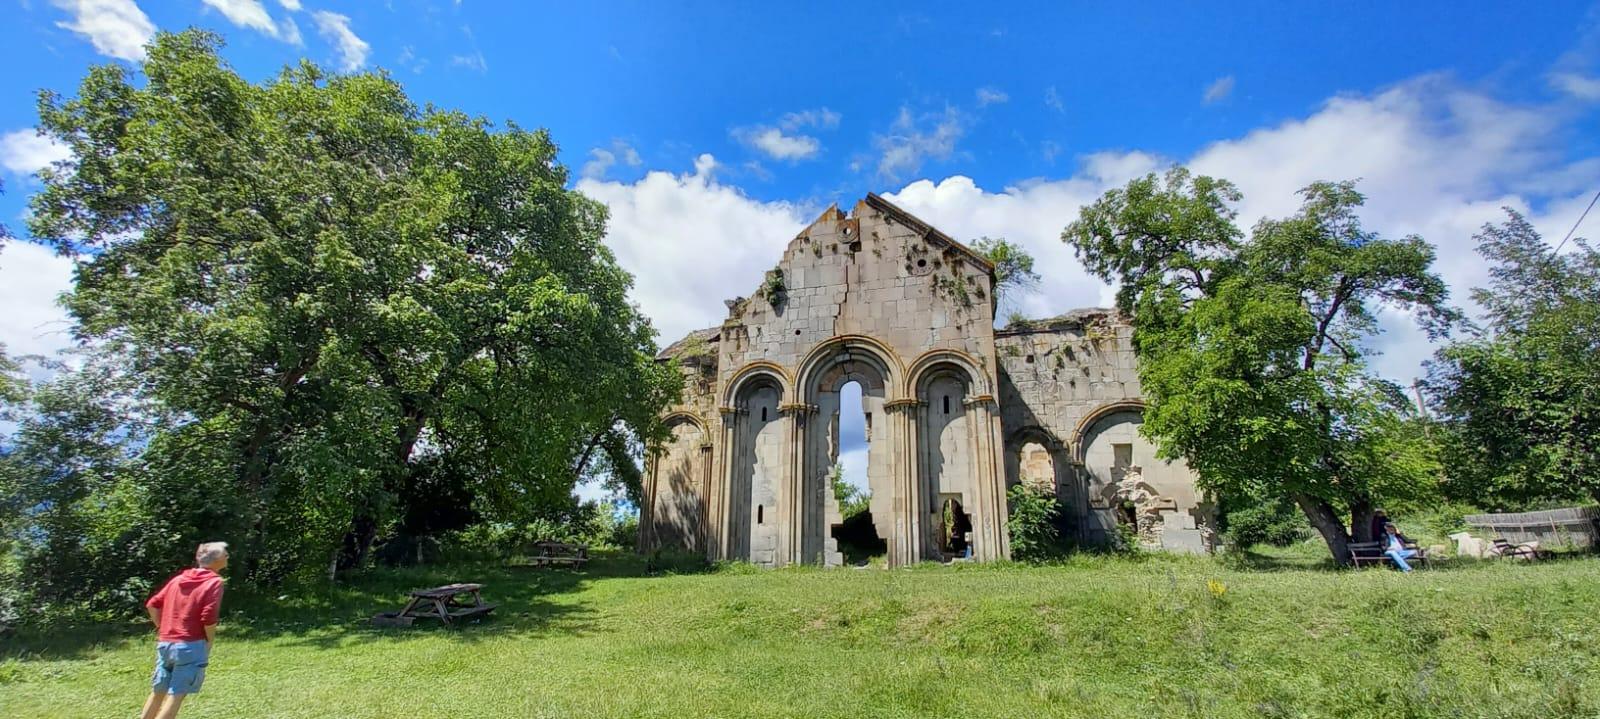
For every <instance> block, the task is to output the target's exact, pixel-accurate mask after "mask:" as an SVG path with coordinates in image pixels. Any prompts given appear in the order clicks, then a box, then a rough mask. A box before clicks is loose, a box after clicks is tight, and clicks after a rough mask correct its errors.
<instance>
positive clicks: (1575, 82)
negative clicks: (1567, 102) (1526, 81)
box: [1550, 72, 1600, 101]
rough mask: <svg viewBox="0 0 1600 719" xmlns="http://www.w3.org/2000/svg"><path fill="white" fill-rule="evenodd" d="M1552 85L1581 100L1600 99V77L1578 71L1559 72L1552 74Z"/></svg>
mask: <svg viewBox="0 0 1600 719" xmlns="http://www.w3.org/2000/svg"><path fill="white" fill-rule="evenodd" d="M1550 85H1551V86H1552V87H1554V88H1555V89H1557V90H1560V91H1562V92H1564V93H1566V94H1568V95H1571V96H1573V97H1575V98H1577V99H1579V100H1587V101H1593V100H1600V77H1591V76H1589V75H1584V74H1582V73H1577V72H1558V73H1556V74H1554V75H1551V76H1550Z"/></svg>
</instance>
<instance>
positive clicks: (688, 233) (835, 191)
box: [0, 0, 1600, 381]
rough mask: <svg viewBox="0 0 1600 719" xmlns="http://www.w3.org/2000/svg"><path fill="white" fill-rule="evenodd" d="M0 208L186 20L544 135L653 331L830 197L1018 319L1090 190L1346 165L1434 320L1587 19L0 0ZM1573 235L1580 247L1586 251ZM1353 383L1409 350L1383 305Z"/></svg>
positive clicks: (1592, 143)
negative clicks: (986, 250)
mask: <svg viewBox="0 0 1600 719" xmlns="http://www.w3.org/2000/svg"><path fill="white" fill-rule="evenodd" d="M0 2H7V3H8V4H7V5H4V6H3V7H4V8H5V9H4V10H3V12H4V16H3V17H4V19H5V22H4V23H0V64H3V66H4V67H6V68H8V70H7V72H5V73H0V180H3V181H4V183H5V189H6V194H5V195H4V196H0V221H3V222H5V224H7V225H8V226H10V227H11V228H12V229H13V230H14V231H18V232H19V234H25V232H22V231H23V230H24V228H23V227H22V224H23V221H22V219H21V217H22V215H23V212H24V208H25V204H26V197H27V195H28V193H29V192H30V191H31V189H33V188H36V187H37V185H36V184H35V183H34V181H33V180H31V179H30V177H29V175H30V173H31V172H32V171H33V170H34V169H37V167H38V166H39V165H40V164H41V163H43V162H46V161H49V160H51V159H59V158H60V155H59V151H58V150H56V149H55V148H53V147H52V146H50V145H49V144H48V143H46V142H43V141H41V140H39V139H37V138H34V137H33V136H32V135H31V133H30V132H28V131H27V130H28V128H30V127H31V126H32V124H33V123H34V120H35V117H34V112H33V97H34V93H35V92H36V91H37V90H38V89H40V88H50V89H54V90H58V91H63V92H70V91H71V90H72V89H73V87H75V84H76V82H77V80H78V79H79V78H80V77H81V76H82V75H83V73H84V71H85V69H86V68H87V67H88V66H90V65H92V64H94V63H103V62H120V63H133V62H135V61H136V60H137V58H138V57H139V55H140V51H139V45H140V43H141V42H142V40H143V39H145V38H146V37H148V35H149V33H150V32H153V31H154V30H156V29H162V30H179V29H182V28H185V27H190V26H196V27H203V28H209V29H212V30H215V31H217V32H219V33H221V34H222V35H223V36H224V37H225V38H226V40H227V43H228V46H227V48H226V50H225V51H224V52H225V55H226V57H227V58H228V59H229V61H230V62H231V63H232V64H233V65H234V67H236V68H237V69H238V70H239V71H240V72H241V73H243V74H244V75H245V76H247V77H249V78H253V79H262V78H266V77H268V76H270V75H271V74H273V73H274V72H276V71H277V69H278V68H280V67H281V66H282V65H284V64H286V63H291V62H295V61H297V60H298V59H299V58H302V57H304V58H309V59H311V60H312V61H314V62H317V63H319V64H322V65H324V66H326V67H329V68H333V69H338V70H345V71H357V70H370V69H377V68H383V69H386V70H388V71H389V72H390V73H391V74H392V75H393V76H394V77H395V78H396V79H398V80H399V81H400V82H402V83H403V84H404V85H405V87H406V89H407V91H408V92H409V93H410V95H411V96H412V98H413V99H415V100H416V101H418V102H419V103H423V102H430V103H433V104H436V105H440V106H445V107H452V108H458V109H461V110H464V111H466V112H469V113H473V114H480V115H484V116H487V117H489V118H491V119H494V120H496V121H505V120H514V121H516V122H518V123H519V124H521V125H524V126H539V127H546V128H549V129H550V131H551V132H552V134H553V135H554V137H555V139H556V141H557V142H558V143H560V145H561V147H562V158H563V160H564V161H565V162H566V163H567V164H568V165H569V166H570V167H571V168H572V170H573V177H574V185H575V187H576V188H577V189H579V190H581V191H584V192H585V193H587V194H590V195H591V196H593V197H596V198H597V199H600V200H602V201H604V202H606V203H607V204H608V205H610V206H611V208H612V213H613V217H612V224H611V234H610V236H609V238H608V242H609V243H610V244H611V246H612V247H613V249H614V250H615V251H616V253H617V255H618V258H619V260H620V261H621V262H622V263H623V264H624V266H626V267H627V268H628V269H630V270H632V271H633V272H634V273H635V275H636V276H637V278H638V280H637V286H636V288H635V292H634V297H635V299H636V300H637V301H638V302H639V303H640V305H641V306H642V307H643V308H644V309H645V311H646V312H647V313H649V314H650V315H651V316H652V317H653V318H654V320H655V322H656V324H657V326H658V327H659V328H660V329H661V330H662V333H663V338H662V339H663V342H670V341H671V340H673V339H675V338H676V337H677V336H680V335H681V334H682V333H683V332H685V331H687V330H690V329H694V328H696V327H701V326H708V325H712V324H715V323H717V322H718V321H719V320H720V319H721V317H722V315H723V313H724V312H725V310H724V308H723V305H722V302H721V300H723V299H726V298H730V297H733V296H735V295H747V294H749V293H750V292H751V291H753V289H754V287H755V286H756V285H757V284H758V283H759V280H760V275H761V272H762V270H764V269H766V268H769V267H770V266H771V265H772V264H773V262H775V261H776V259H777V258H778V255H779V253H780V252H781V249H782V247H783V245H784V243H785V242H786V241H787V240H788V239H789V238H790V237H792V236H793V234H794V233H795V232H796V231H797V230H798V229H799V228H800V227H801V226H802V225H803V224H804V223H806V222H807V221H809V219H811V217H813V216H814V215H815V214H816V213H817V212H819V211H821V210H822V209H823V208H824V207H826V206H827V204H828V203H830V202H835V201H838V202H839V203H840V204H842V205H846V206H848V205H850V204H853V203H854V201H855V200H856V199H857V198H859V197H860V196H861V195H862V194H864V193H865V192H867V191H869V190H870V191H876V192H880V193H883V194H885V195H887V196H889V197H890V198H891V199H893V200H895V201H896V202H898V203H900V204H901V205H902V206H904V207H906V208H907V209H908V210H910V211H912V212H913V213H916V214H918V215H920V216H922V217H923V218H924V219H927V220H929V221H930V222H932V223H934V224H935V225H937V226H939V227H940V228H941V229H944V230H945V231H946V232H948V233H949V234H951V235H953V236H955V237H958V238H973V237H978V236H981V235H988V236H1005V237H1008V238H1010V239H1013V240H1016V241H1018V242H1021V243H1022V244H1024V245H1025V246H1026V247H1028V248H1029V249H1030V250H1031V251H1033V253H1034V254H1035V255H1036V256H1037V257H1038V258H1039V260H1040V263H1039V269H1040V270H1041V271H1042V273H1043V274H1044V275H1045V282H1044V283H1043V286H1042V287H1041V289H1040V290H1039V291H1038V292H1037V293H1035V294H1032V295H1029V296H1026V297H1021V298H1016V299H1015V300H1013V303H1012V307H1011V309H1017V310H1020V311H1022V312H1024V313H1026V314H1031V315H1045V314H1054V313H1058V312H1061V311H1064V310H1066V309H1069V308H1071V307H1076V306H1084V305H1094V304H1103V303H1104V302H1105V301H1106V300H1107V299H1108V297H1109V294H1110V291H1109V288H1106V287H1103V286H1101V285H1100V283H1099V282H1097V281H1095V280H1094V279H1092V278H1089V277H1087V276H1086V275H1085V274H1084V273H1083V271H1082V268H1081V267H1079V266H1078V264H1077V263H1076V262H1075V261H1074V260H1073V258H1072V256H1071V253H1070V252H1069V251H1067V250H1066V249H1065V248H1064V247H1063V246H1062V245H1061V243H1060V242H1059V241H1058V240H1057V239H1056V236H1057V235H1058V234H1059V232H1060V230H1061V227H1062V226H1063V225H1065V224H1066V222H1068V221H1070V220H1071V219H1072V218H1073V216H1074V215H1075V214H1076V210H1077V208H1078V207H1079V206H1080V205H1081V204H1083V203H1084V202H1087V201H1090V200H1092V199H1093V198H1094V197H1096V196H1098V195H1099V194H1100V193H1101V192H1104V191H1105V190H1106V189H1109V188H1111V187H1115V186H1117V185H1120V184H1122V183H1124V182H1126V181H1127V180H1128V179H1130V178H1131V177H1134V176H1136V175H1138V174H1142V173H1144V172H1149V171H1155V170H1160V169H1162V168H1164V167H1167V166H1169V165H1171V164H1172V163H1175V162H1179V163H1185V164H1189V165H1191V166H1193V167H1195V168H1196V169H1198V170H1200V171H1202V172H1207V173H1211V174H1218V175H1222V176H1224V177H1228V178H1229V179H1232V180H1234V181H1235V182H1236V183H1238V184H1239V185H1240V187H1241V189H1242V190H1243V191H1244V192H1245V195H1246V198H1245V201H1244V202H1243V203H1242V205H1241V217H1240V221H1241V223H1243V224H1246V225H1248V224H1250V223H1252V222H1254V220H1255V219H1256V218H1259V217H1261V216H1265V215H1282V214H1286V213H1288V212H1291V211H1292V210H1293V209H1294V207H1295V204H1296V203H1295V197H1294V195H1293V192H1294V190H1295V189H1297V188H1299V187H1301V186H1303V185H1305V184H1307V183H1309V182H1310V181H1312V180H1317V179H1347V178H1361V179H1362V184H1361V188H1362V189H1363V190H1365V191H1366V192H1368V193H1369V195H1370V196H1371V201H1370V203H1369V206H1368V209H1367V212H1366V213H1365V214H1364V217H1365V219H1366V220H1367V222H1368V223H1369V225H1370V226H1371V227H1372V228H1373V229H1377V230H1379V231H1381V232H1383V233H1385V234H1388V235H1404V234H1410V233H1416V234H1420V235H1422V236H1423V237H1425V238H1427V239H1428V240H1430V241H1432V242H1434V243H1435V244H1436V245H1438V246H1439V248H1440V262H1439V269H1440V271H1441V272H1443V273H1444V274H1445V276H1446V278H1447V279H1448V280H1449V281H1450V282H1451V283H1452V286H1454V287H1455V288H1456V294H1457V296H1458V297H1459V298H1461V301H1462V302H1463V303H1464V302H1465V301H1466V300H1465V295H1466V291H1467V288H1469V287H1471V286H1472V284H1474V283H1475V282H1479V281H1481V279H1482V276H1483V275H1482V268H1481V267H1480V266H1479V264H1478V262H1477V261H1476V258H1475V256H1474V255H1473V254H1472V252H1471V247H1472V242H1471V239H1470V237H1471V234H1472V233H1473V232H1474V231H1475V230H1476V228H1477V227H1479V226H1480V225H1482V224H1483V223H1484V222H1486V221H1492V220H1495V219H1497V217H1498V216H1499V209H1498V208H1499V207H1501V206H1503V205H1504V206H1512V207H1516V208H1518V209H1520V210H1523V211H1526V212H1528V213H1529V214H1530V217H1531V219H1532V220H1533V221H1534V222H1535V224H1536V226H1537V227H1539V228H1540V229H1541V230H1542V231H1543V232H1544V233H1545V234H1546V235H1547V236H1551V235H1554V236H1555V238H1557V239H1559V237H1560V236H1561V235H1562V234H1565V232H1566V231H1567V229H1568V228H1570V227H1571V226H1572V224H1573V222H1574V221H1575V220H1576V219H1577V216H1578V213H1579V212H1581V210H1582V205H1584V204H1586V203H1587V201H1588V199H1589V197H1591V196H1592V195H1593V193H1594V192H1595V190H1596V189H1597V188H1600V131H1597V130H1600V9H1597V7H1600V6H1596V5H1595V4H1593V3H1591V2H1561V1H1558V0H1557V1H1548V2H1539V3H1505V4H1499V5H1492V4H1488V3H1465V4H1464V3H1429V2H1418V3H1382V4H1380V3H1281V2H1255V3H1229V4H1221V3H1209V4H1199V3H1185V4H1178V3H1172V4H1158V3H1072V4H1068V3H1049V4H1044V3H1040V4H1029V5H1020V6H1014V7H1009V8H1002V9H995V8H991V7H984V6H981V5H979V4H968V5H965V6H962V5H956V4H915V5H912V4H901V5H891V4H818V5H815V6H810V4H801V3H792V4H784V5H780V4H776V3H737V4H736V3H694V4H683V3H670V2H667V3H560V4H553V3H533V2H494V3H491V2H485V1H482V0H462V1H460V2H453V1H452V0H390V1H389V2H382V1H379V0H373V1H370V2H335V1H333V0H297V1H296V0H290V1H287V2H286V1H284V0H164V1H161V2H157V1H156V0H22V1H20V2H19V1H16V0H0ZM1597 222H1600V220H1597V219H1596V218H1595V217H1591V218H1590V220H1589V223H1590V227H1589V228H1585V229H1586V230H1587V232H1586V231H1585V230H1580V231H1579V233H1578V234H1579V235H1580V236H1581V235H1584V234H1589V235H1593V234H1594V232H1593V229H1592V226H1593V224H1595V223H1597ZM67 272H68V261H67V260H64V259H60V258H52V257H49V256H48V255H47V254H46V253H44V252H42V251H41V250H39V249H38V248H37V247H33V246H29V245H27V244H26V243H13V245H12V246H10V247H8V248H7V249H6V250H5V251H3V252H0V303H3V304H4V306H5V307H6V308H7V312H6V313H4V315H3V316H0V342H4V343H5V344H6V345H8V346H9V347H10V348H11V350H12V351H13V352H18V351H30V352H49V351H52V350H54V349H57V348H59V347H61V346H63V345H65V343H66V338H65V335H64V333H63V332H62V329H63V328H64V327H65V324H64V321H63V320H62V319H61V313H60V311H59V310H58V309H56V308H55V307H54V305H53V303H52V298H53V297H54V295H55V294H56V293H57V292H59V291H60V290H61V289H63V288H64V287H65V286H66V278H67ZM1384 326H1385V328H1386V329H1387V330H1388V331H1387V332H1386V333H1385V335H1384V336H1383V337H1381V338H1379V339H1378V340H1377V341H1376V346H1377V347H1378V348H1380V349H1382V350H1384V351H1385V355H1384V357H1383V358H1382V359H1381V360H1380V361H1379V363H1378V366H1379V369H1380V370H1381V371H1383V372H1384V373H1385V374H1388V375H1390V376H1391V377H1394V378H1396V379H1401V380H1403V381H1409V380H1410V379H1411V378H1412V377H1414V376H1416V375H1417V374H1418V369H1417V367H1418V362H1419V361H1420V360H1422V359H1423V358H1425V357H1426V356H1427V355H1428V354H1429V353H1431V351H1432V349H1433V347H1432V346H1430V345H1429V344H1428V343H1427V341H1426V339H1425V338H1423V337H1422V336H1421V335H1420V333H1417V332H1415V331H1413V330H1410V329H1408V322H1407V318H1406V317H1405V316H1404V315H1403V314H1402V313H1398V312H1391V313H1388V314H1386V315H1385V317H1384Z"/></svg>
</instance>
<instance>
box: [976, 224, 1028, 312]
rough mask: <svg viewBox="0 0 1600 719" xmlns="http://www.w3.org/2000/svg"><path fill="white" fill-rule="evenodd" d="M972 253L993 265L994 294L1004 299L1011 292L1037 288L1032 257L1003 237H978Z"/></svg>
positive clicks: (1019, 246) (1022, 291)
mask: <svg viewBox="0 0 1600 719" xmlns="http://www.w3.org/2000/svg"><path fill="white" fill-rule="evenodd" d="M972 249H973V251H975V252H977V253H978V254H979V255H982V256H983V258H984V259H986V260H988V261H989V262H990V263H991V264H993V265H994V293H995V296H997V297H999V298H1001V299H1005V298H1006V297H1007V296H1008V295H1010V293H1012V292H1019V293H1024V292H1031V291H1033V290H1035V289H1037V288H1038V286H1039V273H1037V272H1034V271H1033V255H1031V254H1028V251H1027V250H1025V249H1023V248H1022V246H1021V245H1019V244H1016V243H1015V242H1011V241H1010V240H1007V239H1005V238H1004V237H995V238H990V237H980V238H978V239H977V240H974V241H973V243H972Z"/></svg>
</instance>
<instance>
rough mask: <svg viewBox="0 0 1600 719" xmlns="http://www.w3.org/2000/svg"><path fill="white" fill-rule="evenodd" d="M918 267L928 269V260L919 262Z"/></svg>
mask: <svg viewBox="0 0 1600 719" xmlns="http://www.w3.org/2000/svg"><path fill="white" fill-rule="evenodd" d="M917 266H918V267H927V266H928V261H927V260H917Z"/></svg>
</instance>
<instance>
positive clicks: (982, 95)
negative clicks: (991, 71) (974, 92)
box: [978, 87, 1011, 107]
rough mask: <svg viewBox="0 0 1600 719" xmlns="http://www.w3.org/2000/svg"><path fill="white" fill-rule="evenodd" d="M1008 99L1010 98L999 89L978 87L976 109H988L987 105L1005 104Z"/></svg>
mask: <svg viewBox="0 0 1600 719" xmlns="http://www.w3.org/2000/svg"><path fill="white" fill-rule="evenodd" d="M1010 99H1011V96H1010V95H1007V94H1006V93H1005V92H1004V91H1002V90H1000V89H999V88H995V87H980V88H978V107H988V106H989V105H999V104H1001V103H1003V102H1006V101H1007V100H1010Z"/></svg>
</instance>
